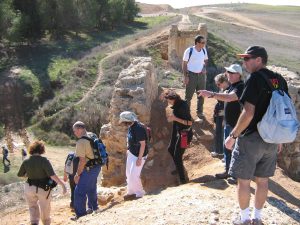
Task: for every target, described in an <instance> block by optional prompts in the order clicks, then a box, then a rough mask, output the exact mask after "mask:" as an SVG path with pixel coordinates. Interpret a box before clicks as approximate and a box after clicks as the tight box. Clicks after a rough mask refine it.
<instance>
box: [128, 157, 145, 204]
mask: <svg viewBox="0 0 300 225" xmlns="http://www.w3.org/2000/svg"><path fill="white" fill-rule="evenodd" d="M136 158H137V157H136ZM145 161H146V158H145V157H143V159H142V165H140V166H136V164H133V165H132V170H131V173H130V182H131V187H132V190H134V194H135V195H136V197H137V198H141V197H143V196H144V195H145V191H144V188H143V185H142V181H141V172H142V169H143V166H144V164H145Z"/></svg>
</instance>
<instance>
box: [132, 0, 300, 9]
mask: <svg viewBox="0 0 300 225" xmlns="http://www.w3.org/2000/svg"><path fill="white" fill-rule="evenodd" d="M136 2H143V3H149V4H169V5H171V6H172V7H174V8H183V7H188V6H195V5H209V4H220V3H238V2H246V3H260V4H266V5H297V6H300V0H273V1H269V0H231V1H230V0H136Z"/></svg>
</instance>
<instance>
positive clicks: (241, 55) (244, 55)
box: [236, 54, 252, 58]
mask: <svg viewBox="0 0 300 225" xmlns="http://www.w3.org/2000/svg"><path fill="white" fill-rule="evenodd" d="M236 55H237V56H239V57H241V58H244V57H251V56H252V55H250V54H236Z"/></svg>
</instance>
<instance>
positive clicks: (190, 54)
mask: <svg viewBox="0 0 300 225" xmlns="http://www.w3.org/2000/svg"><path fill="white" fill-rule="evenodd" d="M192 54H193V47H190V52H189V59H188V62H189V61H190V58H191V56H192Z"/></svg>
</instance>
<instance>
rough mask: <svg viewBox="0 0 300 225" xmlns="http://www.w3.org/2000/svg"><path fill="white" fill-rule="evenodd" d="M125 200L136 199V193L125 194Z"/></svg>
mask: <svg viewBox="0 0 300 225" xmlns="http://www.w3.org/2000/svg"><path fill="white" fill-rule="evenodd" d="M123 198H124V201H131V200H134V199H135V198H136V196H135V194H131V195H129V194H127V195H124V197H123Z"/></svg>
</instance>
